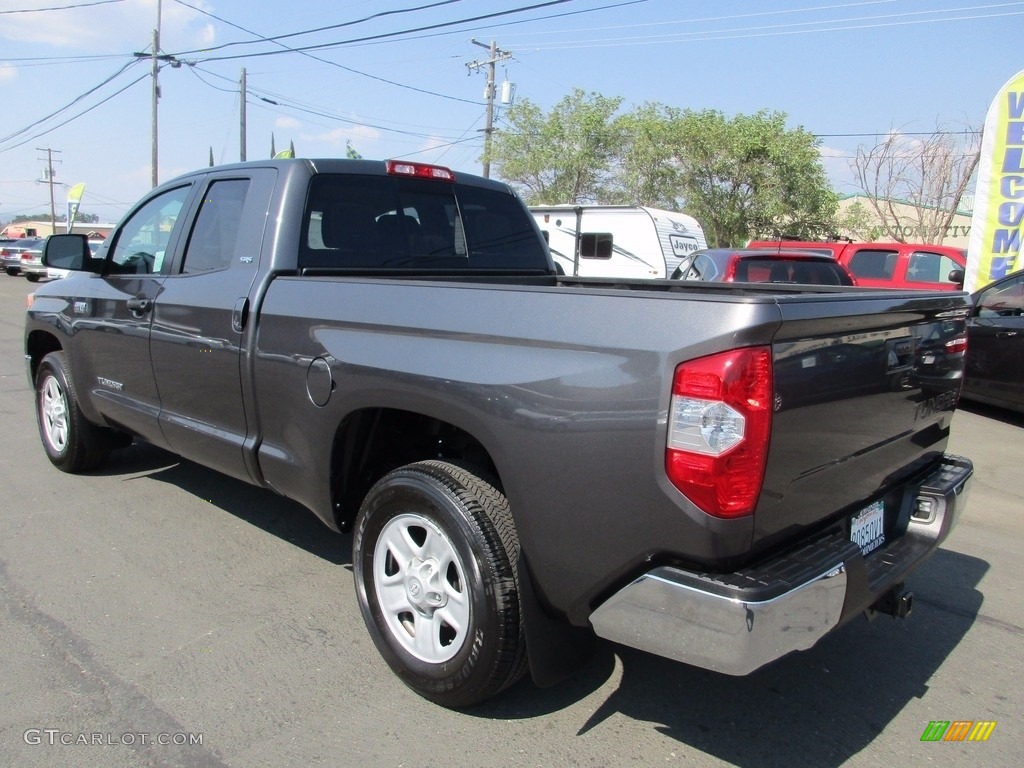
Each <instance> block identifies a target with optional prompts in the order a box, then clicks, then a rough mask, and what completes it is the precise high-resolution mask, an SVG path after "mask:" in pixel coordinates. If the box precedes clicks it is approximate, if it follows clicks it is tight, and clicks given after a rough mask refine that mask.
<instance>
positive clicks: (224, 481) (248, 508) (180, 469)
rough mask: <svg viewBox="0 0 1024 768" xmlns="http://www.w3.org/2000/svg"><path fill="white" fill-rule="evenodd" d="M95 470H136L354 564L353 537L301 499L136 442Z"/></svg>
mask: <svg viewBox="0 0 1024 768" xmlns="http://www.w3.org/2000/svg"><path fill="white" fill-rule="evenodd" d="M95 474H97V475H100V476H103V475H108V476H122V477H123V476H124V475H131V474H137V475H139V476H140V477H141V478H143V479H151V480H158V481H160V482H162V483H168V484H170V485H173V486H175V487H177V488H180V489H181V490H183V491H185V492H187V493H190V494H192V495H194V496H196V497H197V498H200V499H204V500H205V501H207V502H209V503H211V504H213V505H214V506H216V507H217V508H218V509H222V510H224V511H225V512H228V513H230V514H232V515H234V516H235V517H237V518H239V519H241V520H244V521H245V522H247V523H249V524H251V525H254V526H256V527H257V528H261V529H262V530H264V531H266V532H267V533H270V534H272V535H274V536H277V537H278V538H279V539H282V540H284V541H287V542H290V543H292V544H294V545H295V546H297V547H300V548H302V549H304V550H306V551H307V552H309V553H310V554H313V555H316V556H317V557H319V558H322V559H324V560H326V561H328V562H331V563H334V564H335V565H346V566H349V565H351V563H352V537H351V536H349V535H346V534H340V533H337V532H335V531H332V530H331V529H330V528H328V527H327V526H326V525H324V524H323V523H322V522H321V521H320V520H319V518H317V517H316V515H314V514H313V513H312V512H310V511H309V510H308V509H306V508H305V507H304V506H302V505H301V504H299V503H298V502H295V501H292V500H291V499H286V498H285V497H284V496H279V495H277V494H276V493H274V492H273V491H270V490H267V489H266V488H258V487H257V486H254V485H249V484H248V483H244V482H242V481H241V480H236V479H234V478H231V477H228V476H227V475H223V474H221V473H219V472H217V471H215V470H212V469H208V468H206V467H203V466H201V465H199V464H194V463H192V462H191V461H188V460H186V459H182V458H181V457H180V456H177V455H176V454H173V453H170V452H168V451H165V450H163V449H161V448H157V447H155V446H152V445H149V444H147V443H142V442H139V441H136V442H135V443H134V444H133V445H132V446H131V447H129V448H126V449H124V450H122V451H118V452H117V453H115V454H114V455H113V457H112V459H111V461H110V462H109V464H108V465H107V466H106V467H105V468H104V469H102V470H100V471H99V472H96V473H95Z"/></svg>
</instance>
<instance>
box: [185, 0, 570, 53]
mask: <svg viewBox="0 0 1024 768" xmlns="http://www.w3.org/2000/svg"><path fill="white" fill-rule="evenodd" d="M567 1H569V0H567ZM174 2H176V3H177V4H178V5H184V6H186V7H188V8H191V9H192V10H194V11H199V12H200V13H204V14H206V15H207V16H211V17H212V18H215V19H218V21H223V22H224V23H225V24H231V22H229V21H227V20H225V19H221V18H220V17H218V16H214V14H212V13H209V12H207V11H204V10H203V9H201V8H197V7H196V6H194V5H189V4H188V3H186V2H185V1H184V0H174ZM460 2H462V0H440V1H439V2H435V3H430V4H428V5H420V6H417V7H415V8H400V9H397V10H393V11H381V12H380V13H374V14H371V15H369V16H365V17H363V18H361V19H355V20H353V21H344V22H341V23H340V24H331V25H329V26H326V27H315V28H313V29H304V30H301V31H299V32H288V33H286V34H283V35H274V36H272V37H263V36H262V35H258V37H259V38H260V39H259V40H236V41H234V42H230V43H222V44H220V45H215V46H213V47H211V48H199V49H196V50H193V51H185V53H205V52H206V51H219V50H222V49H224V48H230V47H232V46H235V45H254V44H256V43H259V42H268V43H273V42H277V41H279V40H285V39H287V38H290V37H298V36H300V35H311V34H314V33H316V32H326V31H327V30H331V29H341V28H342V27H352V26H355V25H357V24H363V23H364V22H367V21H373V20H374V19H379V18H383V17H385V16H394V15H397V14H403V13H412V12H414V11H422V10H428V9H430V8H437V7H438V6H442V5H451V4H452V3H460ZM231 26H236V25H235V24H231ZM239 29H241V27H239ZM243 31H244V32H249V30H247V29H246V30H243ZM249 34H251V35H254V34H256V33H255V32H249ZM288 50H295V49H292V48H289V49H288Z"/></svg>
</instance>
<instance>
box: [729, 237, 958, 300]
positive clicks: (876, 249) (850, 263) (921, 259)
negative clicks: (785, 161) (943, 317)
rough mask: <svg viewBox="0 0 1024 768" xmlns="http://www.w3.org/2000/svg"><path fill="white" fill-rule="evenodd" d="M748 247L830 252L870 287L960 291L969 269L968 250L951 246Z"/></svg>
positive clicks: (764, 243)
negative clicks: (965, 273) (966, 271)
mask: <svg viewBox="0 0 1024 768" xmlns="http://www.w3.org/2000/svg"><path fill="white" fill-rule="evenodd" d="M748 247H750V248H777V249H779V250H786V251H790V250H794V249H803V250H812V251H816V252H818V253H827V254H829V255H830V256H832V257H834V258H835V259H836V260H837V261H838V262H839V263H840V264H842V265H843V266H844V267H846V268H847V269H848V270H849V271H850V272H851V273H852V274H853V276H854V278H856V280H857V285H862V286H867V287H869V288H903V289H910V290H921V291H944V290H945V291H948V290H959V289H961V288H962V287H963V283H964V272H965V270H966V268H967V253H966V252H965V251H964V250H963V249H962V248H952V247H950V246H948V245H920V244H913V243H850V242H810V241H802V240H759V241H754V242H751V243H750V244H749V246H748Z"/></svg>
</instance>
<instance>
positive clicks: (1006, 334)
mask: <svg viewBox="0 0 1024 768" xmlns="http://www.w3.org/2000/svg"><path fill="white" fill-rule="evenodd" d="M1016 335H1017V331H999V332H998V333H997V334H996V338H997V339H1012V338H1013V337H1014V336H1016Z"/></svg>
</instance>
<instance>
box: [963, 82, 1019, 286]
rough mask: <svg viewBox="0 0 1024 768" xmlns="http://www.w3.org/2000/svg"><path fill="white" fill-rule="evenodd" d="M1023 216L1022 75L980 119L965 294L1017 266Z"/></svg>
mask: <svg viewBox="0 0 1024 768" xmlns="http://www.w3.org/2000/svg"><path fill="white" fill-rule="evenodd" d="M1022 218H1024V71H1022V72H1018V73H1017V74H1016V75H1015V76H1014V77H1013V78H1011V79H1010V81H1009V82H1008V83H1006V85H1004V86H1003V87H1002V89H1000V91H999V93H998V94H996V97H995V99H993V101H992V105H991V106H990V107H989V109H988V114H987V115H986V116H985V129H984V134H983V135H982V141H981V158H980V160H979V162H978V186H977V191H976V193H975V196H974V215H973V217H972V218H971V239H970V241H969V243H968V246H967V275H966V279H965V280H964V290H966V291H976V290H978V289H979V288H983V287H984V286H986V285H988V284H989V283H991V282H992V281H993V280H998V279H999V278H1000V277H1002V276H1003V275H1006V274H1009V273H1010V272H1013V271H1015V270H1018V269H1020V268H1021V267H1024V264H1022V263H1021V253H1020V249H1021V248H1020V247H1021V220H1022Z"/></svg>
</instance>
